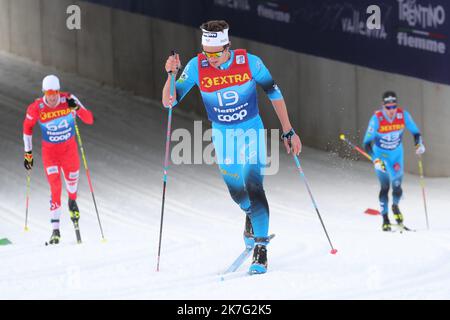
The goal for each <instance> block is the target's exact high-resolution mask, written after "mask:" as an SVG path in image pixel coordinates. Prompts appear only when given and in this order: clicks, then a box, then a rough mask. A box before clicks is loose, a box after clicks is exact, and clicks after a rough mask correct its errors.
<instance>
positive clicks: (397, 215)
mask: <svg viewBox="0 0 450 320" xmlns="http://www.w3.org/2000/svg"><path fill="white" fill-rule="evenodd" d="M392 212H393V213H394V219H395V221H397V223H398V224H399V225H403V215H402V213H401V212H400V208H399V207H398V205H397V204H393V205H392Z"/></svg>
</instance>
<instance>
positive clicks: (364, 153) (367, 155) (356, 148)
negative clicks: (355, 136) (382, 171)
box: [339, 134, 372, 161]
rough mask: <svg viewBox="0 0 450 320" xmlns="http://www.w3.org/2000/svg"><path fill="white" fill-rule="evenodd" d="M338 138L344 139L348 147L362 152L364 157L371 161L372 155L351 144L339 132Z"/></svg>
mask: <svg viewBox="0 0 450 320" xmlns="http://www.w3.org/2000/svg"><path fill="white" fill-rule="evenodd" d="M339 138H340V139H341V140H342V141H344V142H345V143H347V144H348V145H349V146H350V147H352V148H353V149H355V150H356V151H358V152H359V153H360V154H362V155H363V156H364V157H366V158H367V159H368V160H370V161H372V157H371V156H370V155H369V154H368V153H367V152H365V151H364V150H363V149H361V148H360V147H358V146H357V145H355V144H353V143H352V142H351V141H350V140H348V139H347V138H346V137H345V135H344V134H341V135H340V136H339Z"/></svg>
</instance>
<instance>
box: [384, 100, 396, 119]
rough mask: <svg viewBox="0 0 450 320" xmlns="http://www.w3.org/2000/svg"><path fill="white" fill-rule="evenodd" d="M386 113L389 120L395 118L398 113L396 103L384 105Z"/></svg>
mask: <svg viewBox="0 0 450 320" xmlns="http://www.w3.org/2000/svg"><path fill="white" fill-rule="evenodd" d="M384 111H385V112H386V114H387V115H388V117H389V118H393V117H394V116H395V114H396V113H397V104H396V103H386V104H385V105H384Z"/></svg>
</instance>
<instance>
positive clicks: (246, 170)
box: [162, 20, 302, 273]
mask: <svg viewBox="0 0 450 320" xmlns="http://www.w3.org/2000/svg"><path fill="white" fill-rule="evenodd" d="M201 29H202V53H199V54H198V55H197V57H194V58H193V59H191V60H190V61H189V63H188V64H187V65H186V67H185V69H184V71H183V73H182V75H181V76H180V78H179V79H178V81H177V82H176V94H175V96H174V97H173V101H171V100H170V76H169V77H168V79H167V81H166V84H165V86H164V89H163V99H162V102H163V105H164V106H169V105H172V106H175V105H176V104H177V103H179V102H180V101H181V100H182V99H183V97H184V96H185V95H186V94H187V93H188V92H189V91H190V90H191V89H192V87H193V86H195V85H196V86H198V87H199V89H200V92H201V95H202V98H203V102H204V105H205V108H206V111H207V114H208V118H209V120H210V121H211V122H212V128H213V136H212V139H213V143H214V147H215V149H216V155H217V161H218V164H219V168H220V171H221V173H222V176H223V179H224V181H225V183H226V185H227V187H228V189H229V192H230V194H231V197H232V198H233V200H234V201H235V202H236V203H237V204H238V205H239V206H240V208H241V209H242V210H243V211H244V212H245V213H246V223H245V232H244V240H245V243H246V245H247V246H248V247H251V248H253V247H254V251H253V261H252V265H251V267H250V270H249V272H250V273H265V272H266V271H267V245H268V243H269V205H268V203H267V199H266V195H265V192H264V188H263V176H264V167H265V164H266V145H265V136H264V126H263V123H262V121H261V118H260V116H259V110H258V102H257V92H256V85H257V84H258V85H260V86H261V87H262V88H263V90H264V91H265V92H266V94H267V96H268V97H269V99H270V100H271V102H272V104H273V106H274V109H275V112H276V114H277V116H278V118H279V120H280V122H281V126H282V128H283V136H282V137H283V140H284V144H285V146H286V149H287V152H293V153H295V154H297V155H298V154H300V152H301V147H302V144H301V142H300V138H299V136H298V135H297V134H296V133H295V132H294V130H293V128H292V126H291V123H290V121H289V116H288V112H287V108H286V104H285V101H284V99H283V96H282V94H281V91H280V89H279V88H278V86H277V85H276V83H275V82H274V80H273V79H272V76H271V74H270V72H269V70H268V69H267V68H266V66H265V65H264V64H263V62H262V61H261V59H260V58H259V57H257V56H255V55H252V54H249V53H247V52H246V50H243V49H235V50H231V47H230V44H231V43H230V41H229V38H228V29H229V26H228V24H227V23H226V22H225V21H218V20H215V21H209V22H206V23H204V24H203V25H202V26H201ZM180 66H181V63H180V58H179V56H178V55H175V56H170V57H169V58H168V59H167V62H166V66H165V69H166V71H167V72H177V71H178V69H179V67H180Z"/></svg>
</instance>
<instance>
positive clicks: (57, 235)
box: [48, 229, 61, 244]
mask: <svg viewBox="0 0 450 320" xmlns="http://www.w3.org/2000/svg"><path fill="white" fill-rule="evenodd" d="M60 239H61V234H60V233H59V229H55V230H53V233H52V236H51V237H50V241H49V242H48V243H49V244H58V243H59V240H60Z"/></svg>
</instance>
